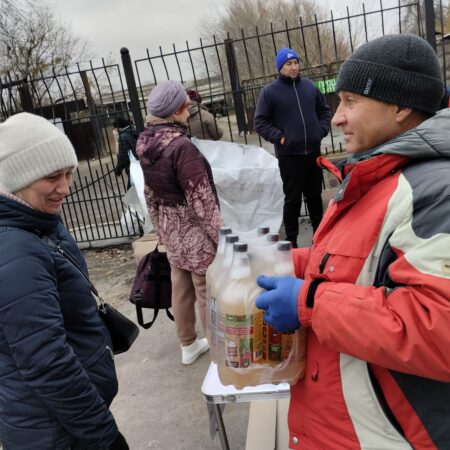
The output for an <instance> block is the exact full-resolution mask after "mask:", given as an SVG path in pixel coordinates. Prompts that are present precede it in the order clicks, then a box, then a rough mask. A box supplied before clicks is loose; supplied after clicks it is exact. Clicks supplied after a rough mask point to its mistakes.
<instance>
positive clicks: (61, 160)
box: [0, 113, 78, 194]
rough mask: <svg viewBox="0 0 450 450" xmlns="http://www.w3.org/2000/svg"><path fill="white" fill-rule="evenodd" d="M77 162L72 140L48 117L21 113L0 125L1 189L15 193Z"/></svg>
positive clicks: (74, 165)
mask: <svg viewBox="0 0 450 450" xmlns="http://www.w3.org/2000/svg"><path fill="white" fill-rule="evenodd" d="M77 165H78V162H77V155H76V154H75V150H74V149H73V146H72V144H71V143H70V141H69V139H68V138H67V136H66V135H65V134H64V133H63V132H62V131H60V130H59V129H58V128H57V127H56V126H55V125H53V124H52V123H50V122H49V121H48V120H46V119H44V118H42V117H40V116H35V115H34V114H29V113H20V114H16V115H15V116H12V117H10V118H9V119H7V120H6V121H5V122H3V123H1V124H0V189H2V190H4V191H5V192H9V193H11V194H13V193H15V192H17V191H20V190H21V189H23V188H25V187H27V186H29V185H30V184H33V183H34V182H35V181H37V180H39V179H41V178H43V177H46V176H47V175H50V174H51V173H53V172H56V171H58V170H61V169H64V168H66V167H73V168H76V167H77Z"/></svg>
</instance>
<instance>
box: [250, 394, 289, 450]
mask: <svg viewBox="0 0 450 450" xmlns="http://www.w3.org/2000/svg"><path fill="white" fill-rule="evenodd" d="M288 409H289V399H288V398H285V399H280V400H257V401H253V402H250V410H249V416H248V426H247V440H246V443H245V450H273V449H276V450H288V448H289V430H288V422H287V413H288Z"/></svg>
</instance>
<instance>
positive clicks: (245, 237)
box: [235, 225, 270, 243]
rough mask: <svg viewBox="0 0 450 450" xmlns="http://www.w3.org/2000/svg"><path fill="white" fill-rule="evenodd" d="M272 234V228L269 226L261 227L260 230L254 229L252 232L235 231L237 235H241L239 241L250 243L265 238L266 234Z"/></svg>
mask: <svg viewBox="0 0 450 450" xmlns="http://www.w3.org/2000/svg"><path fill="white" fill-rule="evenodd" d="M269 232H270V227H268V226H267V225H261V226H259V227H258V228H254V229H253V230H250V231H235V233H236V234H237V235H239V239H240V240H241V241H243V242H244V241H245V242H247V243H249V242H250V241H252V240H253V239H256V238H259V237H261V236H264V235H265V234H267V233H269Z"/></svg>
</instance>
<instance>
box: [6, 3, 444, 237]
mask: <svg viewBox="0 0 450 450" xmlns="http://www.w3.org/2000/svg"><path fill="white" fill-rule="evenodd" d="M425 3H426V4H425V8H422V7H421V6H420V5H419V3H417V2H411V3H409V4H403V3H402V2H401V1H400V0H399V2H398V5H397V6H395V7H389V8H384V7H383V3H382V1H381V0H380V7H379V8H378V9H376V10H372V11H366V10H365V7H364V4H362V6H361V12H360V13H357V14H353V15H350V13H349V11H348V9H347V14H346V15H344V16H343V17H334V16H333V13H330V17H329V18H327V19H318V18H317V17H314V20H311V21H310V22H309V23H306V22H304V21H303V20H302V19H301V18H299V20H298V24H296V25H295V26H294V25H292V22H289V23H288V22H286V23H285V26H283V27H278V28H275V27H274V26H273V25H272V24H267V29H265V30H262V29H258V28H257V27H255V28H254V29H253V30H252V31H245V32H244V31H243V30H242V31H241V32H240V34H239V36H231V35H227V36H225V37H224V38H222V39H219V38H218V37H216V36H213V37H212V38H211V39H210V40H208V41H204V40H200V42H199V45H198V46H195V47H191V46H190V45H189V43H188V42H186V45H185V47H183V48H177V47H176V46H175V44H174V45H173V47H172V48H171V49H170V50H169V51H163V50H162V48H159V51H158V52H157V53H156V54H150V52H149V50H147V56H146V57H145V58H141V59H138V60H135V61H133V60H132V58H131V55H130V54H129V52H128V50H127V49H125V48H124V49H122V50H121V57H122V66H121V67H120V66H119V65H117V64H106V63H105V61H102V63H101V64H99V65H97V66H94V65H93V64H92V63H89V64H87V65H81V64H79V65H77V66H76V67H75V68H71V69H70V70H69V69H68V68H64V69H59V70H57V69H56V68H55V69H54V70H53V72H52V73H51V74H48V73H47V74H41V76H40V77H38V78H37V79H33V80H30V79H27V80H19V79H15V78H14V77H13V76H11V75H8V76H6V77H3V78H1V79H0V120H5V119H6V118H7V117H8V116H10V115H12V114H14V113H16V112H18V111H21V110H24V111H30V112H34V113H36V114H40V115H42V116H43V117H46V118H47V119H49V120H53V121H54V122H55V123H56V124H57V126H60V127H62V128H63V129H64V132H65V133H66V134H67V135H68V136H69V138H70V139H71V141H72V143H73V144H74V147H75V149H76V152H77V155H78V158H79V160H80V164H79V167H78V169H77V173H76V177H75V182H74V185H73V187H72V190H71V194H70V196H68V198H67V201H66V202H65V204H64V206H63V219H64V221H65V223H66V225H67V227H68V228H69V230H70V231H71V232H72V234H73V235H74V236H75V239H76V240H77V241H78V242H79V243H84V244H85V245H92V244H93V243H94V242H97V241H102V240H110V239H113V240H116V239H120V238H126V237H132V236H136V235H139V234H140V233H141V231H142V229H141V226H140V224H139V221H138V219H137V218H136V214H135V213H134V212H133V210H131V209H130V208H129V207H128V205H127V204H126V202H125V201H124V196H125V194H126V180H125V179H123V177H119V178H117V177H116V176H115V175H114V166H115V163H116V153H117V148H116V146H117V144H116V141H117V138H116V135H115V134H114V132H113V130H112V121H113V119H115V118H117V117H127V118H131V119H132V120H134V123H135V125H136V128H137V129H138V131H140V130H142V129H143V127H144V119H145V114H146V106H145V105H146V100H147V97H148V94H149V92H150V90H151V88H152V87H153V86H154V85H156V84H157V83H158V82H160V81H161V80H164V79H175V80H180V81H181V82H182V83H183V84H184V85H185V86H186V88H192V89H195V90H196V91H197V92H199V93H200V95H201V97H202V99H203V101H202V102H203V104H204V105H205V106H206V107H207V108H208V109H209V110H210V111H211V112H213V113H214V116H215V118H216V119H215V120H216V121H217V124H218V125H219V126H220V127H222V128H223V129H224V131H225V132H224V136H223V138H222V139H224V140H229V141H232V142H238V143H245V144H256V145H260V146H263V147H265V148H267V149H268V150H269V151H272V146H271V144H268V143H266V142H264V141H263V140H261V138H260V137H259V136H258V135H257V134H256V133H255V132H254V129H253V116H254V112H255V107H256V102H257V99H258V96H259V93H260V90H261V88H262V87H263V86H264V85H265V84H267V83H268V82H270V81H271V80H273V79H275V77H276V76H277V73H276V69H275V64H274V56H275V53H276V51H277V49H278V48H280V47H284V46H286V47H292V48H295V49H296V50H297V52H298V53H300V54H301V55H302V56H303V57H304V60H305V61H304V65H303V67H302V69H301V74H302V75H303V76H306V77H308V78H310V79H312V80H313V82H314V83H315V84H316V86H317V87H318V88H319V89H320V90H321V91H322V92H323V93H324V94H325V96H326V99H327V101H328V103H329V105H330V106H331V108H332V110H334V109H335V107H336V105H337V96H336V94H335V92H334V85H335V79H336V76H337V73H338V70H339V67H340V65H341V64H342V62H343V61H344V60H345V58H346V57H347V56H349V55H350V54H351V53H352V51H353V49H354V48H356V47H357V46H358V45H360V44H361V43H363V42H366V41H369V40H371V39H373V38H375V37H378V36H381V35H384V34H387V33H398V32H400V33H402V32H406V31H408V32H414V33H416V34H419V35H422V36H424V37H426V38H428V39H429V40H430V41H431V42H432V43H433V45H435V47H436V50H437V54H438V56H439V58H440V61H441V63H442V70H443V75H444V79H445V80H446V82H447V83H449V79H450V73H449V72H450V65H449V67H447V61H448V58H449V53H448V52H449V51H450V46H449V44H450V40H449V39H450V35H449V36H447V35H445V34H444V22H443V19H442V17H443V4H442V0H439V2H438V6H437V8H435V9H433V8H431V9H430V8H429V6H430V3H431V2H429V1H427V2H425ZM431 6H432V5H431ZM436 10H437V12H438V20H435V19H436V18H435V17H434V15H435V13H436ZM439 11H440V16H439ZM439 18H440V30H439ZM436 22H437V23H438V27H437V30H436V28H435V24H436ZM425 24H427V27H425ZM436 31H437V33H436ZM322 144H323V147H322V152H323V153H325V154H329V155H333V154H338V155H339V154H340V153H342V152H343V151H344V150H345V149H344V147H343V143H342V139H341V135H340V133H339V131H338V130H335V129H332V130H331V132H330V135H329V136H328V137H327V138H326V139H324V141H323V143H322ZM124 176H125V175H124ZM125 177H126V176H125Z"/></svg>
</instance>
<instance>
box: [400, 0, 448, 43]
mask: <svg viewBox="0 0 450 450" xmlns="http://www.w3.org/2000/svg"><path fill="white" fill-rule="evenodd" d="M402 4H403V5H404V8H403V9H404V13H403V18H402V26H403V29H404V30H405V31H407V32H410V33H416V34H420V35H423V34H424V33H425V13H424V11H425V6H424V0H420V1H419V3H411V2H410V1H409V0H402ZM434 14H435V25H436V31H437V32H439V33H441V34H447V33H450V0H437V1H435V2H434Z"/></svg>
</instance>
